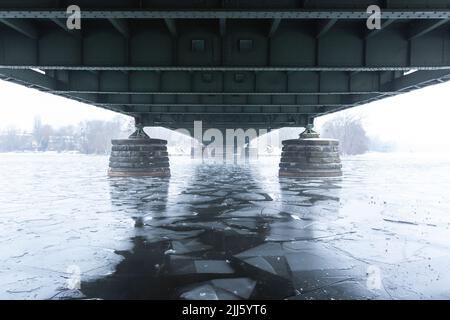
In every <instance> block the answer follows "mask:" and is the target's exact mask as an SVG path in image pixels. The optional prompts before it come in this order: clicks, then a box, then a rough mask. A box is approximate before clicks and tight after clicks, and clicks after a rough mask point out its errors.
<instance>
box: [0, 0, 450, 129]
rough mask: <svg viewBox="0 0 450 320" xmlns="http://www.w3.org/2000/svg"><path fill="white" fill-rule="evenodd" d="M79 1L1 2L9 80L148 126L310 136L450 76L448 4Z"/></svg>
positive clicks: (0, 33)
mask: <svg viewBox="0 0 450 320" xmlns="http://www.w3.org/2000/svg"><path fill="white" fill-rule="evenodd" d="M69 2H70V3H69ZM73 2H74V1H64V0H61V1H58V3H59V5H58V6H55V2H54V1H51V0H33V1H31V0H24V1H21V2H20V3H17V1H9V0H3V1H1V0H0V77H1V78H2V79H4V80H8V81H12V82H16V83H19V84H22V85H26V86H28V87H31V88H35V89H38V90H42V91H45V92H48V93H52V94H56V95H60V96H64V97H67V98H70V99H75V100H78V101H81V102H84V103H89V104H92V105H96V106H98V107H101V108H106V109H109V110H113V111H116V112H121V113H124V114H127V115H131V116H134V117H136V118H137V119H139V121H140V122H142V123H144V124H146V125H162V126H167V127H171V128H177V127H183V128H191V127H192V125H193V121H194V120H203V121H204V122H205V123H207V124H209V125H210V126H216V127H226V126H229V125H233V126H235V125H236V124H237V123H240V124H242V125H240V126H241V127H255V128H264V127H270V128H279V127H282V126H302V125H305V124H307V123H309V122H310V121H311V118H314V117H316V116H319V115H323V114H327V113H330V112H335V111H338V110H343V109H346V108H350V107H353V106H356V105H361V104H364V103H368V102H371V101H375V100H378V99H382V98H386V97H389V96H393V95H396V94H399V93H403V92H409V91H411V90H415V89H418V88H422V87H424V86H427V85H432V84H435V83H439V82H444V81H447V80H448V79H449V75H450V24H449V22H450V1H448V0H428V1H419V0H417V1H404V0H390V1H381V0H371V1H366V0H361V1H350V0H348V1H346V0H342V1H336V2H335V3H333V5H330V1H327V0H306V1H297V0H296V1H294V0H279V1H272V2H271V1H265V2H264V3H263V2H259V1H250V0H234V1H216V0H207V1H204V4H203V6H201V5H198V2H197V1H174V0H173V1H172V0H165V1H156V0H142V1H132V0H115V1H106V0H105V1H103V0H98V1H85V0H82V1H75V2H77V3H73ZM72 4H78V5H79V6H80V7H81V9H82V19H83V20H82V29H81V30H80V31H76V30H75V31H69V30H67V28H66V26H65V19H66V18H67V13H66V11H65V8H66V7H67V6H68V5H72ZM373 4H376V5H378V6H380V7H381V9H382V16H381V17H382V29H380V30H368V29H367V27H366V19H367V18H368V16H369V14H368V13H367V12H366V8H367V6H369V5H373ZM205 9H207V10H205ZM33 70H34V71H33ZM411 71H416V72H414V73H412V74H407V73H409V72H411Z"/></svg>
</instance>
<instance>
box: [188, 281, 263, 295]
mask: <svg viewBox="0 0 450 320" xmlns="http://www.w3.org/2000/svg"><path fill="white" fill-rule="evenodd" d="M255 286H256V281H254V280H252V279H249V278H230V279H213V280H210V281H207V282H202V283H200V284H194V285H190V286H188V287H186V288H184V289H182V290H181V291H182V292H183V293H182V294H181V295H180V297H181V298H183V299H186V300H240V299H244V300H248V299H249V298H250V297H251V295H252V293H253V291H254V290H255Z"/></svg>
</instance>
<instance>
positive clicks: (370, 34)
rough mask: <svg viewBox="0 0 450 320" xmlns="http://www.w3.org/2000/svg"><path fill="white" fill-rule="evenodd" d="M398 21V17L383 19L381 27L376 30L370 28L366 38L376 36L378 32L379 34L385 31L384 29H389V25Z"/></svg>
mask: <svg viewBox="0 0 450 320" xmlns="http://www.w3.org/2000/svg"><path fill="white" fill-rule="evenodd" d="M395 21H396V19H387V20H383V21H382V22H381V29H375V30H369V31H368V32H367V34H366V40H368V39H370V38H372V37H374V36H376V35H377V34H379V33H380V32H383V31H384V30H386V29H387V27H389V26H390V25H391V24H393V23H394V22H395Z"/></svg>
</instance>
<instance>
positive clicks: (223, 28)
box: [219, 19, 227, 37]
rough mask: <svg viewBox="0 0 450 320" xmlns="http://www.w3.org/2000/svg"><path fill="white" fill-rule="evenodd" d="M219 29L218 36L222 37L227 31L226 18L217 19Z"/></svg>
mask: <svg viewBox="0 0 450 320" xmlns="http://www.w3.org/2000/svg"><path fill="white" fill-rule="evenodd" d="M219 31H220V36H221V37H224V36H225V35H226V33H227V20H226V19H219Z"/></svg>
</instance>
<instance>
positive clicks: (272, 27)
mask: <svg viewBox="0 0 450 320" xmlns="http://www.w3.org/2000/svg"><path fill="white" fill-rule="evenodd" d="M280 23H281V19H272V22H271V23H270V30H269V33H268V35H267V36H268V37H269V38H271V37H273V35H274V34H275V32H277V30H278V27H279V26H280Z"/></svg>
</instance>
